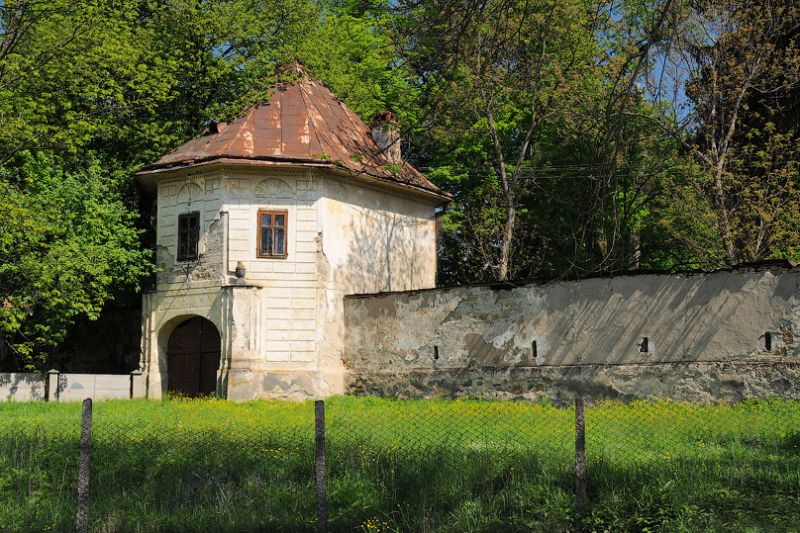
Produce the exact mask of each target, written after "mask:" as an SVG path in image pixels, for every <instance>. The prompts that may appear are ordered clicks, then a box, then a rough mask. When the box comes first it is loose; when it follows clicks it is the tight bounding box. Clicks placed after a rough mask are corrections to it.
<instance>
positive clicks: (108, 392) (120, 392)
mask: <svg viewBox="0 0 800 533" xmlns="http://www.w3.org/2000/svg"><path fill="white" fill-rule="evenodd" d="M57 383H58V389H57V391H56V393H55V396H54V399H55V400H56V401H59V402H80V401H82V400H84V399H86V398H91V399H92V400H95V401H97V400H127V399H129V398H131V376H130V375H126V374H122V375H113V374H60V375H59V376H58V380H57Z"/></svg>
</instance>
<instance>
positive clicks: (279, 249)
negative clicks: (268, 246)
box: [275, 215, 286, 255]
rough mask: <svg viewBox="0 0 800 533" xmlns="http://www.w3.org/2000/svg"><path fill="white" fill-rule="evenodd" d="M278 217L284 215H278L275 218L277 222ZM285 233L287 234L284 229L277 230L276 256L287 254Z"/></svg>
mask: <svg viewBox="0 0 800 533" xmlns="http://www.w3.org/2000/svg"><path fill="white" fill-rule="evenodd" d="M278 216H283V215H277V216H276V217H275V219H276V220H277V218H278ZM284 233H285V231H284V230H282V229H277V228H276V229H275V255H285V254H286V249H285V244H284V239H283V234H284Z"/></svg>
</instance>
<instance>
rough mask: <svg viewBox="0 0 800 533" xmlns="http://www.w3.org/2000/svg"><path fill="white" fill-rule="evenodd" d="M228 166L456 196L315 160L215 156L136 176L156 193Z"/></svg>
mask: <svg viewBox="0 0 800 533" xmlns="http://www.w3.org/2000/svg"><path fill="white" fill-rule="evenodd" d="M225 166H261V167H275V166H282V167H285V168H322V169H326V170H330V171H333V172H334V173H337V174H342V175H346V176H348V177H352V178H355V179H358V180H361V181H364V182H369V183H373V184H376V185H378V186H381V187H387V188H391V189H395V190H400V191H414V192H416V193H418V194H421V195H423V196H425V197H427V198H429V199H435V200H436V203H437V204H438V205H444V204H447V203H450V202H451V201H452V200H453V196H452V195H451V194H450V193H448V192H445V191H442V190H438V191H434V190H431V189H426V188H424V187H419V186H416V185H413V184H411V183H406V182H402V181H400V180H393V179H391V178H389V177H384V176H381V177H379V176H373V175H371V174H369V173H368V172H366V171H356V170H353V169H350V168H347V167H343V166H340V165H336V164H334V163H328V162H324V161H319V160H315V159H295V158H273V157H237V156H214V157H208V158H203V159H197V160H186V161H175V162H169V163H155V164H152V165H147V166H145V167H143V168H142V170H140V171H139V172H137V173H136V176H137V178H138V179H139V182H140V183H141V184H142V186H143V187H144V188H145V189H147V190H150V191H154V190H155V188H156V183H157V181H158V178H159V176H162V175H167V174H171V173H173V172H178V171H184V170H190V169H196V168H200V167H202V168H208V167H225Z"/></svg>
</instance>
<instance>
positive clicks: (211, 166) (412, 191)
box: [139, 76, 449, 400]
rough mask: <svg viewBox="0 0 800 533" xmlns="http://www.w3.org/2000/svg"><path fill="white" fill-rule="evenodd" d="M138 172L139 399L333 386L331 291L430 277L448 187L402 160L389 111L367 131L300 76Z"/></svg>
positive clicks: (425, 283) (337, 329) (339, 322)
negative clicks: (150, 249)
mask: <svg viewBox="0 0 800 533" xmlns="http://www.w3.org/2000/svg"><path fill="white" fill-rule="evenodd" d="M139 177H140V180H141V182H142V183H143V185H144V186H145V187H146V188H148V189H150V190H152V191H154V192H155V193H156V195H157V196H156V198H157V200H156V201H157V253H156V260H157V264H158V267H159V272H158V274H157V283H156V287H155V290H154V291H153V292H151V293H148V294H146V295H145V297H144V305H143V315H144V316H143V326H142V327H143V332H142V333H143V335H142V354H141V363H140V365H141V370H142V372H143V374H144V375H145V376H146V382H147V385H146V386H147V395H148V396H149V397H159V396H161V394H163V393H164V392H165V391H169V390H175V391H180V392H183V393H184V394H188V395H194V394H198V393H216V394H219V395H221V396H223V397H227V398H231V399H236V400H245V399H251V398H260V397H293V398H304V397H324V396H327V395H330V394H336V393H341V392H343V384H344V368H343V366H342V355H343V354H342V350H343V335H344V321H343V296H344V295H346V294H352V293H367V292H379V291H389V290H392V291H394V290H409V289H421V288H428V287H433V286H434V284H435V275H436V221H435V210H436V208H437V207H438V206H441V205H442V204H443V203H445V202H447V201H448V199H449V196H448V195H447V194H446V193H444V192H442V191H441V190H439V189H438V188H437V187H436V186H434V185H433V184H432V183H431V182H429V181H428V180H427V179H426V178H425V177H424V176H422V175H421V174H420V173H419V172H417V171H416V170H415V169H414V168H413V167H411V165H409V164H408V163H406V162H405V161H403V160H402V158H401V156H400V152H399V142H398V136H397V127H396V124H395V123H394V122H393V119H392V116H391V115H390V114H385V115H382V116H379V117H376V119H375V120H374V122H373V125H372V128H370V127H368V126H367V125H366V124H364V122H363V121H362V120H361V119H360V118H359V117H358V116H357V115H356V114H355V113H353V111H352V110H350V109H349V108H348V107H347V106H346V105H345V104H344V103H342V102H341V101H339V100H337V99H336V98H335V97H334V96H333V95H332V94H331V92H330V91H329V90H328V89H327V88H326V87H325V86H324V85H323V84H322V83H321V82H319V81H317V80H313V79H310V78H308V77H307V76H301V77H300V79H299V80H298V81H296V82H293V83H289V84H285V85H281V86H278V87H276V88H275V92H274V94H273V95H272V97H271V98H270V100H269V102H267V103H266V104H263V105H260V106H257V107H255V108H252V109H250V110H249V111H248V112H247V113H246V114H245V115H244V116H242V117H240V118H237V119H235V120H233V121H230V122H221V123H212V124H211V125H210V126H209V128H208V129H207V130H206V131H205V132H204V134H203V135H202V136H201V137H199V138H197V139H195V140H192V141H190V142H188V143H186V144H184V145H183V146H180V147H179V148H177V149H176V150H174V151H173V152H171V153H170V154H167V155H166V156H164V157H162V158H161V159H160V160H159V161H157V162H156V163H154V164H152V165H149V166H147V167H145V168H144V169H143V170H142V172H140V174H139Z"/></svg>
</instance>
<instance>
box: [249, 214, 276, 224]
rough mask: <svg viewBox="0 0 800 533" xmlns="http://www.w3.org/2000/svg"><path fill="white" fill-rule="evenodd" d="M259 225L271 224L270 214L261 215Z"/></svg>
mask: <svg viewBox="0 0 800 533" xmlns="http://www.w3.org/2000/svg"><path fill="white" fill-rule="evenodd" d="M251 216H252V215H251ZM250 220H252V219H250ZM261 225H262V226H271V225H272V215H261Z"/></svg>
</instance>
